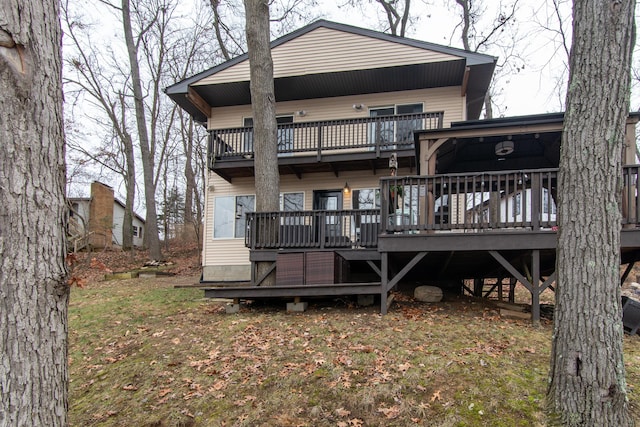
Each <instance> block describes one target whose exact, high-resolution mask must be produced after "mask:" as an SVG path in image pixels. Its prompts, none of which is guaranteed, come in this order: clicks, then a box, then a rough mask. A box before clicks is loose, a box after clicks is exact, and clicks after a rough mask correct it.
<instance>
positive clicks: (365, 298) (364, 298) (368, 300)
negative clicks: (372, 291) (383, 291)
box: [358, 295, 374, 307]
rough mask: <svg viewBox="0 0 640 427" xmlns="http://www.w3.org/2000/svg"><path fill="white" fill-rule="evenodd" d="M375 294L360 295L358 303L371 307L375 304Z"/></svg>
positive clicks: (361, 305)
mask: <svg viewBox="0 0 640 427" xmlns="http://www.w3.org/2000/svg"><path fill="white" fill-rule="evenodd" d="M373 299H374V296H373V295H358V305H359V306H360V307H369V306H370V305H373Z"/></svg>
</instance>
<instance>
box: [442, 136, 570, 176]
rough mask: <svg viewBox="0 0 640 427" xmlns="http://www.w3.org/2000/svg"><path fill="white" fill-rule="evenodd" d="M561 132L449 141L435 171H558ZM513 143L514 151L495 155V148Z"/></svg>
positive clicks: (443, 148)
mask: <svg viewBox="0 0 640 427" xmlns="http://www.w3.org/2000/svg"><path fill="white" fill-rule="evenodd" d="M560 140H561V132H547V133H526V134H514V135H508V136H504V135H498V136H485V137H474V138H450V139H449V141H447V142H446V143H445V144H444V145H443V146H442V147H441V148H440V149H439V150H438V156H437V163H436V172H437V173H439V174H441V173H462V172H482V171H500V170H521V169H539V168H557V167H558V165H559V160H560ZM504 141H510V142H511V143H513V152H512V153H510V154H506V155H499V154H496V145H497V144H499V143H501V142H504Z"/></svg>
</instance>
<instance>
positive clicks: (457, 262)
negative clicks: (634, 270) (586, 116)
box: [202, 166, 640, 321]
mask: <svg viewBox="0 0 640 427" xmlns="http://www.w3.org/2000/svg"><path fill="white" fill-rule="evenodd" d="M639 173H640V166H626V167H625V168H624V176H623V182H624V191H623V195H622V204H621V210H622V230H621V243H620V253H621V263H622V264H629V265H631V266H632V265H633V263H635V262H636V261H638V260H639V259H640V221H639V219H638V212H640V198H638V197H637V196H636V195H637V194H638V192H639V191H638V190H640V189H639V188H638V185H639V184H638V183H639V182H640V180H639V179H638V175H639ZM556 190H557V169H546V170H522V171H506V172H486V173H480V174H471V175H468V174H451V175H436V176H414V177H391V178H383V179H382V180H381V182H380V188H379V193H378V194H379V199H380V206H379V208H376V207H374V208H370V209H362V210H318V211H299V212H288V211H281V212H251V213H248V214H247V234H246V236H245V244H246V246H247V247H248V248H249V251H250V262H251V282H250V283H249V284H244V285H241V286H238V285H237V284H230V283H229V284H225V283H222V284H220V283H216V284H214V283H207V282H203V283H202V284H203V286H205V287H206V291H205V294H206V296H209V297H225V298H234V299H255V298H275V297H277V298H296V299H297V300H298V299H300V298H302V297H312V296H339V295H377V296H379V301H380V311H381V313H383V314H384V313H386V311H387V296H388V294H389V292H390V291H391V290H392V289H394V288H397V287H398V286H399V285H401V284H402V285H408V286H412V285H415V286H418V285H433V286H438V287H441V288H443V289H444V290H446V291H451V292H457V293H461V292H464V291H465V290H467V291H471V293H473V294H474V295H478V296H481V295H482V292H480V291H479V289H480V288H481V286H480V284H481V283H485V282H487V281H490V282H492V283H503V280H508V281H509V283H512V284H513V283H515V282H519V283H520V284H522V285H523V286H524V287H525V288H526V289H527V290H528V291H529V292H530V293H531V302H532V308H531V311H532V319H533V320H534V321H538V320H539V318H540V308H539V297H540V294H541V293H542V292H543V291H544V290H545V289H547V288H551V289H553V286H554V282H555V278H556V273H555V264H556V246H557V231H556V230H557V223H556V206H555V202H554V200H555V197H556ZM629 271H630V269H628V270H627V271H626V273H625V274H628V273H629ZM623 279H624V277H623ZM469 283H472V285H470V284H469ZM267 284H268V285H267Z"/></svg>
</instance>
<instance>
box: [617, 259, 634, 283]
mask: <svg viewBox="0 0 640 427" xmlns="http://www.w3.org/2000/svg"><path fill="white" fill-rule="evenodd" d="M634 265H636V262H635V261H632V262H630V263H629V264H627V268H625V269H624V273H622V277H621V278H620V286H622V285H623V284H624V281H625V280H627V277H629V273H631V270H633V266H634Z"/></svg>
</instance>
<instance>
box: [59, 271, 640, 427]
mask: <svg viewBox="0 0 640 427" xmlns="http://www.w3.org/2000/svg"><path fill="white" fill-rule="evenodd" d="M202 296H203V295H202V291H199V290H196V289H173V287H172V279H168V278H158V279H135V280H124V281H113V282H99V283H96V284H91V285H90V286H88V287H87V288H84V289H79V288H74V289H73V290H72V295H71V303H70V307H69V322H70V326H69V330H70V332H69V335H70V345H69V361H70V378H71V384H70V404H69V407H70V408H69V409H70V421H71V425H73V426H147V427H152V426H153V427H160V426H163V427H169V426H185V427H186V426H255V425H263V426H340V427H347V426H383V425H384V426H387V425H389V426H412V425H434V426H536V425H545V417H544V402H545V391H546V384H547V374H548V365H549V351H550V340H551V327H550V325H549V324H548V322H547V323H543V325H542V326H541V327H540V328H537V329H536V328H532V327H530V326H529V325H528V323H527V322H518V321H510V320H505V319H503V318H500V317H499V316H497V314H496V313H495V312H494V311H492V310H491V309H490V308H489V307H486V306H484V305H483V304H482V303H481V302H472V301H466V300H454V301H449V302H443V303H439V304H433V305H427V304H417V303H414V302H412V301H410V300H408V299H406V298H398V301H397V302H396V303H394V305H393V306H392V308H391V311H390V313H389V314H388V315H386V316H380V315H378V314H377V313H376V311H377V308H376V307H370V308H356V307H354V306H353V305H352V304H351V303H350V302H349V301H347V300H335V301H324V302H314V303H313V304H311V305H310V309H309V310H308V311H307V312H306V313H303V314H287V313H286V312H285V310H284V303H274V304H272V305H255V304H254V305H251V306H249V307H248V308H244V309H243V310H242V311H241V312H240V313H239V314H234V315H227V314H225V313H224V309H223V307H222V306H221V305H220V303H216V302H214V301H211V300H206V299H203V298H202ZM639 340H640V338H639V337H637V336H636V337H628V336H627V337H625V359H626V360H625V361H626V364H627V382H628V389H629V391H630V392H629V397H630V399H631V402H632V403H634V402H635V401H636V400H637V397H636V393H637V391H636V387H637V385H639V384H640V346H638V343H639Z"/></svg>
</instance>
